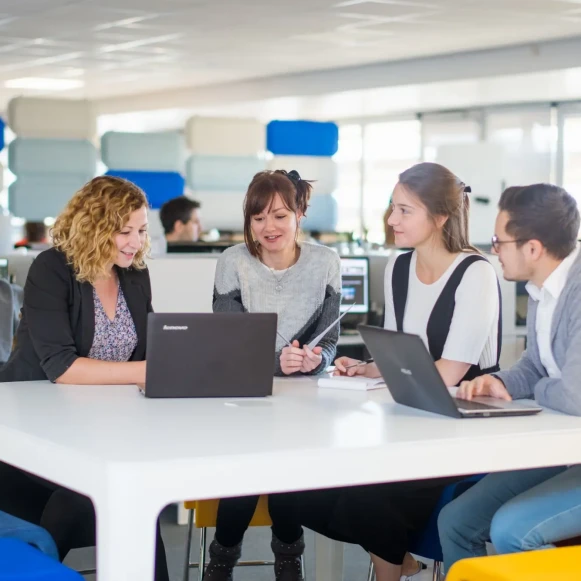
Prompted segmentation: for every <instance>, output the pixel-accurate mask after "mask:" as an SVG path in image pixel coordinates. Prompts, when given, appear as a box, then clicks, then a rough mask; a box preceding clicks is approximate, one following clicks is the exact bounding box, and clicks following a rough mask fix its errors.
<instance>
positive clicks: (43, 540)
mask: <svg viewBox="0 0 581 581" xmlns="http://www.w3.org/2000/svg"><path fill="white" fill-rule="evenodd" d="M2 539H18V540H19V541H22V542H24V543H27V544H29V545H32V546H33V547H36V548H37V549H38V550H39V551H40V552H42V553H44V554H45V555H47V556H48V557H51V558H52V559H56V560H57V561H58V560H59V554H58V550H57V547H56V544H55V542H54V540H53V538H52V537H51V536H50V534H49V533H48V531H46V530H45V529H43V528H42V527H39V526H38V525H33V524H32V523H29V522H27V521H25V520H22V519H20V518H16V517H15V516H12V515H11V514H8V513H6V512H2V511H0V540H2Z"/></svg>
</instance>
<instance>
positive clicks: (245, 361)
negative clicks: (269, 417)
mask: <svg viewBox="0 0 581 581" xmlns="http://www.w3.org/2000/svg"><path fill="white" fill-rule="evenodd" d="M276 325H277V315H276V314H274V313H184V314H180V313H150V314H149V315H148V321H147V354H146V360H147V371H146V380H145V387H140V390H141V391H142V393H143V394H144V395H145V396H146V397H154V398H174V397H264V396H267V395H272V383H273V377H274V354H275V342H276Z"/></svg>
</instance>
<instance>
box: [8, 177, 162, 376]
mask: <svg viewBox="0 0 581 581" xmlns="http://www.w3.org/2000/svg"><path fill="white" fill-rule="evenodd" d="M52 237H53V241H54V247H53V248H51V249H49V250H45V251H44V252H41V253H40V254H39V255H38V257H37V258H36V259H35V260H34V262H33V263H32V265H31V267H30V271H29V273H28V278H27V280H26V285H25V287H24V302H23V308H22V320H21V322H20V325H19V327H18V331H17V333H16V341H15V348H14V349H13V352H12V354H11V356H10V359H9V360H8V362H7V363H6V365H5V366H4V367H3V368H2V369H1V370H0V381H26V380H36V379H50V380H51V381H52V382H56V383H72V384H124V383H143V382H144V381H145V329H146V324H147V313H148V312H149V311H151V310H152V309H151V287H150V283H149V273H148V271H147V268H146V266H145V262H144V257H145V254H146V253H147V251H148V249H149V238H148V235H147V199H146V197H145V194H144V193H143V192H142V191H141V190H140V189H139V188H138V187H137V186H135V185H134V184H132V183H130V182H128V181H125V180H122V179H120V178H115V177H109V176H102V177H97V178H95V179H93V180H91V181H90V182H89V183H87V184H86V185H85V186H84V187H83V188H81V189H80V190H79V191H78V192H77V193H76V194H75V195H74V196H73V197H72V199H71V200H70V201H69V203H68V204H67V206H66V207H65V209H64V210H63V212H62V213H61V214H60V216H59V217H58V218H57V220H56V222H55V225H54V228H53V230H52Z"/></svg>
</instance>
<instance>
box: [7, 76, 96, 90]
mask: <svg viewBox="0 0 581 581" xmlns="http://www.w3.org/2000/svg"><path fill="white" fill-rule="evenodd" d="M84 85H85V83H84V82H83V81H81V80H80V79H47V78H42V77H22V78H21V79H10V80H9V81H6V82H5V83H4V86H5V87H6V88H7V89H32V90H36V91H70V90H72V89H80V88H81V87H83V86H84Z"/></svg>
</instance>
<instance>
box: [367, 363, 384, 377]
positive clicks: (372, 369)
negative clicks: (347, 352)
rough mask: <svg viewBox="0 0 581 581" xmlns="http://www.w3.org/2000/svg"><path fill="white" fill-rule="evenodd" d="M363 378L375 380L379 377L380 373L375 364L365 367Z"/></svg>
mask: <svg viewBox="0 0 581 581" xmlns="http://www.w3.org/2000/svg"><path fill="white" fill-rule="evenodd" d="M365 377H369V378H371V379H376V378H378V377H381V373H380V372H379V369H378V367H377V365H376V364H375V363H368V364H367V365H366V366H365Z"/></svg>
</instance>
